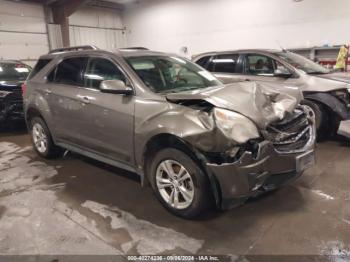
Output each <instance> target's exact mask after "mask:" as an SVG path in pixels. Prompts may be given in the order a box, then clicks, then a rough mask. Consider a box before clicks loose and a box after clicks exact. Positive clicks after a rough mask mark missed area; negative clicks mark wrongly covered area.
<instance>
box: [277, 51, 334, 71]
mask: <svg viewBox="0 0 350 262" xmlns="http://www.w3.org/2000/svg"><path fill="white" fill-rule="evenodd" d="M276 55H277V56H279V57H280V58H282V59H283V60H284V61H286V62H287V63H288V64H291V65H292V66H294V67H295V68H298V69H300V70H303V71H304V72H305V73H307V74H328V73H329V72H330V71H329V70H328V69H326V68H324V67H323V66H321V65H319V64H316V63H315V62H313V61H311V60H309V59H307V58H305V57H303V56H301V55H297V54H295V53H292V52H280V53H276Z"/></svg>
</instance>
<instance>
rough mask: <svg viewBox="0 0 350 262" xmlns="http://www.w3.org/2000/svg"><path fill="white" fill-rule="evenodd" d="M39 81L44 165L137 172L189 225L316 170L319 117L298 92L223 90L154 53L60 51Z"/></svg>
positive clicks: (37, 124)
mask: <svg viewBox="0 0 350 262" xmlns="http://www.w3.org/2000/svg"><path fill="white" fill-rule="evenodd" d="M34 72H35V73H33V74H31V75H30V77H29V80H28V82H27V89H26V92H25V94H24V98H25V114H26V120H27V124H28V127H29V129H30V133H31V136H32V140H33V144H34V148H35V150H36V151H37V152H38V154H39V155H41V156H43V157H48V158H50V157H54V156H58V155H59V154H60V153H61V148H65V149H68V150H71V151H74V152H78V153H80V154H83V155H85V156H88V157H91V158H94V159H97V160H100V161H103V162H105V163H108V164H111V165H115V166H118V167H121V168H124V169H127V170H130V171H132V172H136V173H138V174H139V175H140V176H141V181H142V183H143V185H148V184H150V185H151V186H152V188H153V190H154V192H155V194H156V196H157V198H158V199H159V200H160V202H161V203H162V204H163V205H164V206H165V207H166V208H167V209H168V210H170V211H171V212H173V213H175V214H176V215H179V216H182V217H186V218H190V217H194V216H197V215H199V214H200V213H201V212H203V211H204V210H206V209H207V208H208V207H209V206H210V205H211V204H212V203H215V204H216V206H218V207H221V208H229V207H232V206H235V205H237V204H240V203H243V202H244V201H245V200H246V199H248V198H249V197H250V196H252V195H256V194H259V193H262V192H266V191H269V190H273V189H275V188H277V187H279V186H281V185H283V184H285V183H286V182H287V181H290V180H292V179H295V178H297V177H299V176H300V175H301V174H302V172H303V171H304V170H305V169H307V168H309V167H310V166H312V165H313V163H314V140H315V133H314V132H315V130H314V123H313V121H314V115H313V114H312V111H311V110H310V108H308V107H307V106H300V105H299V101H300V99H301V93H300V92H295V90H288V91H289V94H287V93H286V92H287V91H284V92H283V94H282V93H279V92H276V91H274V90H271V89H270V88H268V87H265V86H263V85H258V84H255V83H253V82H250V83H248V82H247V83H239V84H233V85H227V86H225V85H223V84H222V83H221V82H220V81H218V80H217V79H216V78H215V77H214V76H213V75H212V74H211V73H209V72H207V71H205V70H203V69H202V68H201V67H199V66H198V65H196V64H194V63H192V62H190V61H188V60H186V59H183V58H181V57H178V56H176V55H172V54H164V53H159V52H152V51H147V50H132V49H126V50H122V51H118V52H116V53H111V52H107V51H103V50H98V49H96V48H93V47H88V46H87V47H76V48H68V49H60V50H54V51H52V52H51V53H50V54H48V55H44V56H42V57H41V58H40V60H39V62H38V64H37V66H36V67H35V69H34Z"/></svg>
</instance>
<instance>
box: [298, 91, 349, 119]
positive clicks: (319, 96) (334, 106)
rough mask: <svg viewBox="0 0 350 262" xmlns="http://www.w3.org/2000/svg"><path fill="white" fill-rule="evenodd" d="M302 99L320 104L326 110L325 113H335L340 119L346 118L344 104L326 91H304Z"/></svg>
mask: <svg viewBox="0 0 350 262" xmlns="http://www.w3.org/2000/svg"><path fill="white" fill-rule="evenodd" d="M304 99H306V100H309V101H311V102H314V103H319V104H321V105H322V106H323V107H324V108H325V109H326V110H327V113H332V114H336V115H337V116H338V117H340V118H341V119H347V118H348V113H347V109H346V107H345V105H344V104H342V103H341V102H340V101H339V100H338V99H337V98H336V97H334V96H332V95H330V94H328V93H310V94H308V93H304Z"/></svg>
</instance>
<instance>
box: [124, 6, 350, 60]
mask: <svg viewBox="0 0 350 262" xmlns="http://www.w3.org/2000/svg"><path fill="white" fill-rule="evenodd" d="M123 20H124V25H125V26H126V28H127V40H128V45H129V46H146V47H149V48H151V49H155V50H160V51H171V52H177V53H179V50H180V48H181V47H183V46H187V47H189V51H190V53H192V54H195V53H199V52H205V51H212V50H225V49H236V48H278V47H279V46H278V44H277V41H278V42H279V43H280V44H281V45H282V46H283V47H286V48H290V47H305V46H314V45H324V44H343V43H349V42H350V1H349V0H337V1H334V0H332V1H331V0H304V1H302V2H299V3H297V2H294V1H293V0H154V1H151V0H150V1H147V2H146V1H145V2H142V3H141V4H135V5H133V6H130V7H129V8H128V9H127V10H126V11H125V12H124V15H123Z"/></svg>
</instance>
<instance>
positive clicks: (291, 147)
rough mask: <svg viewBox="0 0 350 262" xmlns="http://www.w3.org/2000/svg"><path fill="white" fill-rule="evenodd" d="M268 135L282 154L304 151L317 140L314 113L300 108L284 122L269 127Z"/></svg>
mask: <svg viewBox="0 0 350 262" xmlns="http://www.w3.org/2000/svg"><path fill="white" fill-rule="evenodd" d="M266 135H267V139H269V140H270V141H272V143H273V145H274V147H275V149H276V151H278V152H280V153H292V152H299V151H304V149H305V148H306V147H308V146H310V145H311V144H312V143H313V142H314V140H315V128H314V113H313V112H312V110H311V109H310V108H309V107H307V106H299V107H298V108H296V109H295V110H294V113H293V114H289V115H287V116H286V117H285V118H284V119H283V120H282V121H279V122H275V123H273V124H271V125H269V126H268V127H267V134H266Z"/></svg>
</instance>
